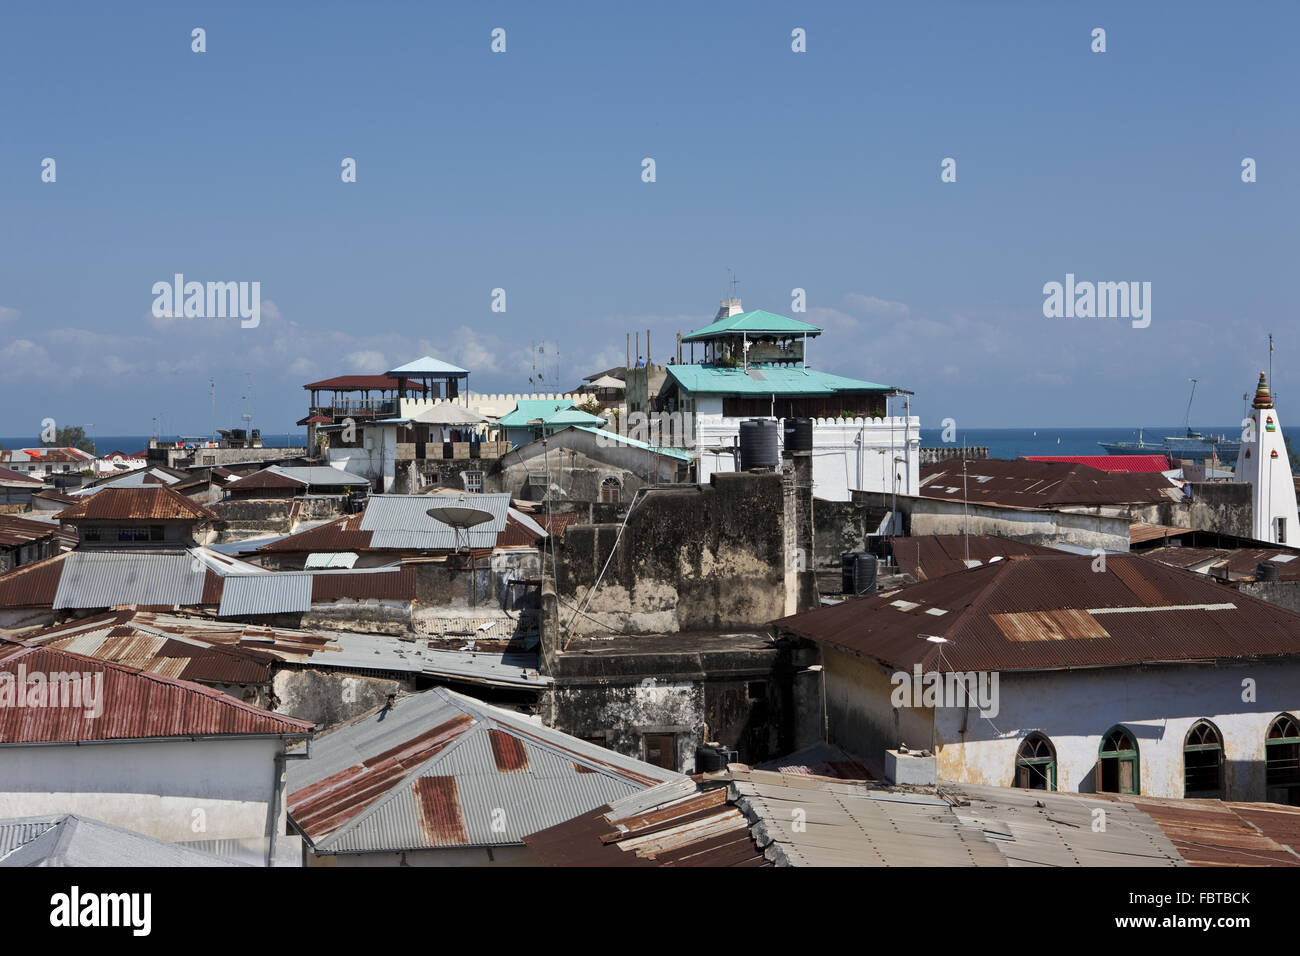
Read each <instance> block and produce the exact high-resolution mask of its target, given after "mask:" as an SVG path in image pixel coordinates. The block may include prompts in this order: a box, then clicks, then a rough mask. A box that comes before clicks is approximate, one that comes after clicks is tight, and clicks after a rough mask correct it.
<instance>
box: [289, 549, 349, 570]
mask: <svg viewBox="0 0 1300 956" xmlns="http://www.w3.org/2000/svg"><path fill="white" fill-rule="evenodd" d="M358 557H359V555H358V554H357V553H356V552H355V551H339V552H337V553H330V552H326V553H323V554H322V553H315V554H309V555H307V562H306V563H305V564H304V565H303V568H304V569H306V570H308V571H320V570H324V569H327V568H345V569H346V568H351V567H352V566H353V565H354V564H356V563H357V558H358Z"/></svg>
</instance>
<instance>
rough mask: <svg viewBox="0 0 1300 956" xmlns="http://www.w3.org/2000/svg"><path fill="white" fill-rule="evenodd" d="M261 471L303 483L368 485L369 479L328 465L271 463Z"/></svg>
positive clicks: (366, 486)
mask: <svg viewBox="0 0 1300 956" xmlns="http://www.w3.org/2000/svg"><path fill="white" fill-rule="evenodd" d="M262 471H270V472H274V473H275V474H277V475H284V476H285V477H286V478H292V479H293V480H294V481H301V482H302V483H303V484H304V485H354V486H360V487H365V488H368V487H370V479H369V478H366V477H365V476H364V475H355V474H353V473H352V472H350V471H344V470H343V469H342V468H331V467H330V466H328V465H287V466H286V465H271V466H270V467H268V468H263V469H262Z"/></svg>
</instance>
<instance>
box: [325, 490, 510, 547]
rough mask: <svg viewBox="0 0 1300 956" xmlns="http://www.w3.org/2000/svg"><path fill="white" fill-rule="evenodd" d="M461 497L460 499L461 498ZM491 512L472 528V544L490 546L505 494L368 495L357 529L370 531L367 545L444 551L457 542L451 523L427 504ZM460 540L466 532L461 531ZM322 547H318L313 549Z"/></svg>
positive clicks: (502, 517)
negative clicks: (431, 513) (431, 511)
mask: <svg viewBox="0 0 1300 956" xmlns="http://www.w3.org/2000/svg"><path fill="white" fill-rule="evenodd" d="M462 499H463V501H462ZM461 504H463V505H464V506H465V507H469V508H478V509H480V510H482V511H487V512H490V513H491V514H492V520H491V521H488V522H485V523H484V524H481V525H479V526H478V527H476V528H471V529H470V530H469V532H468V534H469V546H470V547H471V548H491V547H493V546H494V545H495V544H496V539H497V535H498V534H500V533H501V532H502V531H503V530H504V529H505V526H506V513H507V511H508V510H509V508H510V495H508V494H470V493H468V492H467V493H464V494H463V495H371V496H370V499H369V500H368V501H367V502H366V510H365V512H364V513H363V514H362V516H361V522H360V525H359V530H361V531H369V532H371V538H370V546H371V547H374V548H398V549H410V550H418V551H447V550H452V549H454V548H455V547H456V546H457V540H456V532H455V531H454V530H453V529H452V528H451V526H450V525H447V524H444V523H443V522H441V521H438V520H437V519H435V518H431V517H429V515H428V514H426V512H427V511H428V510H429V509H430V508H436V507H442V506H449V505H461ZM460 537H461V543H463V542H464V541H465V533H464V532H461V536H460ZM316 550H321V549H316Z"/></svg>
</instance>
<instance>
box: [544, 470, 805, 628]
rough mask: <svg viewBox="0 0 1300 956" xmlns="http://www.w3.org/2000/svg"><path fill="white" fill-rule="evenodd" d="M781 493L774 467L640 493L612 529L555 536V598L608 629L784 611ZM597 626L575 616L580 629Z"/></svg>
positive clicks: (750, 621)
mask: <svg viewBox="0 0 1300 956" xmlns="http://www.w3.org/2000/svg"><path fill="white" fill-rule="evenodd" d="M783 510H784V492H783V488H782V481H781V476H780V475H779V474H775V473H761V474H760V473H740V474H732V475H716V476H714V478H713V481H712V483H711V484H709V485H707V486H702V487H694V486H692V487H689V488H683V489H681V490H676V489H673V490H666V489H656V490H653V491H650V492H647V493H646V494H645V495H644V496H643V498H642V501H641V502H639V503H638V504H637V505H636V507H635V508H633V509H632V511H631V514H630V517H629V518H628V521H627V526H626V530H624V532H623V536H622V538H621V540H619V543H618V548H617V550H615V548H614V543H615V540H616V539H618V535H619V528H618V526H617V525H571V526H570V527H569V528H567V529H566V530H565V533H564V535H563V537H562V538H561V539H560V540H559V541H558V542H557V548H556V551H557V563H558V566H557V569H556V577H557V582H558V596H559V598H560V599H561V600H562V601H565V602H567V603H569V604H570V605H572V606H575V607H581V606H583V604H584V602H585V600H586V598H587V596H588V592H589V591H590V590H591V588H592V586H593V584H595V582H596V579H597V577H598V576H599V575H600V573H601V569H602V567H604V565H605V563H606V560H607V559H608V558H609V556H610V554H611V552H612V553H613V558H612V560H610V561H609V567H608V570H606V571H605V575H604V578H603V579H602V580H601V584H600V587H599V589H597V590H596V592H595V594H594V595H593V596H592V599H591V602H590V604H589V605H588V606H587V610H586V613H587V615H588V616H589V617H590V618H594V619H596V620H597V621H600V622H603V623H604V624H606V625H608V627H610V628H613V629H614V630H615V631H616V632H620V633H626V634H637V633H640V634H645V633H651V634H655V633H657V634H663V633H672V632H675V631H690V630H717V629H719V628H739V627H765V626H766V625H767V623H768V622H769V621H771V620H774V619H775V618H778V617H781V616H782V615H783V614H784V613H785V607H786V603H785V585H786V577H785V576H786V561H787V556H786V554H785V537H784V531H783V527H782V524H783ZM588 630H591V631H592V632H594V633H607V630H606V629H605V628H602V627H600V626H599V625H596V624H592V623H591V622H590V621H586V620H581V619H580V623H579V625H578V633H583V632H586V631H588Z"/></svg>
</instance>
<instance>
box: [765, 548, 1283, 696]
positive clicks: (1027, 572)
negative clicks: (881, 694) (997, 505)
mask: <svg viewBox="0 0 1300 956" xmlns="http://www.w3.org/2000/svg"><path fill="white" fill-rule="evenodd" d="M1095 561H1096V559H1095V558H1093V557H1091V556H1086V555H1085V556H1074V555H1061V556H1059V557H1058V556H1013V557H1010V558H1007V559H1006V560H1004V561H999V562H997V563H995V564H990V565H985V566H984V567H980V568H974V569H972V570H970V571H963V572H960V573H958V574H949V575H947V576H945V577H942V578H938V579H936V580H932V581H922V582H920V583H917V584H911V585H907V586H906V587H903V588H899V589H898V590H895V591H890V592H885V593H882V594H875V595H871V596H869V597H862V598H855V599H850V600H847V601H843V602H841V603H840V604H836V605H830V606H827V607H822V608H818V609H816V610H812V611H806V612H804V613H803V614H796V615H793V616H791V617H786V618H782V619H780V620H779V621H777V622H776V626H777V627H779V628H781V629H783V630H785V631H788V632H790V633H792V634H796V635H799V636H801V637H805V638H807V639H809V640H813V641H816V642H818V643H822V644H827V645H830V646H832V647H835V648H838V649H840V650H843V651H847V652H849V653H852V654H857V655H860V656H864V657H869V658H873V659H875V660H878V661H880V662H882V663H884V664H886V665H890V666H893V667H897V668H900V669H909V668H911V667H912V666H913V665H915V664H921V665H922V666H923V667H925V668H926V669H927V670H939V671H965V670H1008V671H1011V670H1053V669H1059V668H1071V667H1105V666H1123V665H1129V664H1140V663H1151V662H1169V661H1204V660H1218V659H1240V658H1253V657H1267V656H1275V655H1295V654H1300V614H1297V613H1295V612H1293V611H1288V610H1286V609H1285V608H1282V607H1278V606H1276V605H1273V604H1268V603H1266V602H1264V601H1260V600H1258V599H1256V598H1252V597H1249V596H1248V595H1244V594H1241V593H1240V592H1238V591H1235V590H1233V589H1231V588H1227V587H1224V586H1223V585H1221V584H1217V583H1215V582H1213V581H1211V580H1209V579H1208V578H1205V577H1203V576H1201V575H1197V574H1192V573H1190V572H1186V571H1181V570H1178V569H1175V568H1170V567H1166V566H1165V565H1162V564H1159V563H1157V562H1154V561H1149V560H1147V559H1145V558H1141V557H1137V556H1133V555H1110V556H1108V557H1107V558H1106V561H1105V569H1104V570H1096V571H1094V570H1093V567H1094V562H1095ZM1148 609H1154V610H1148ZM929 637H942V638H944V641H943V642H936V641H931V640H927V638H929Z"/></svg>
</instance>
